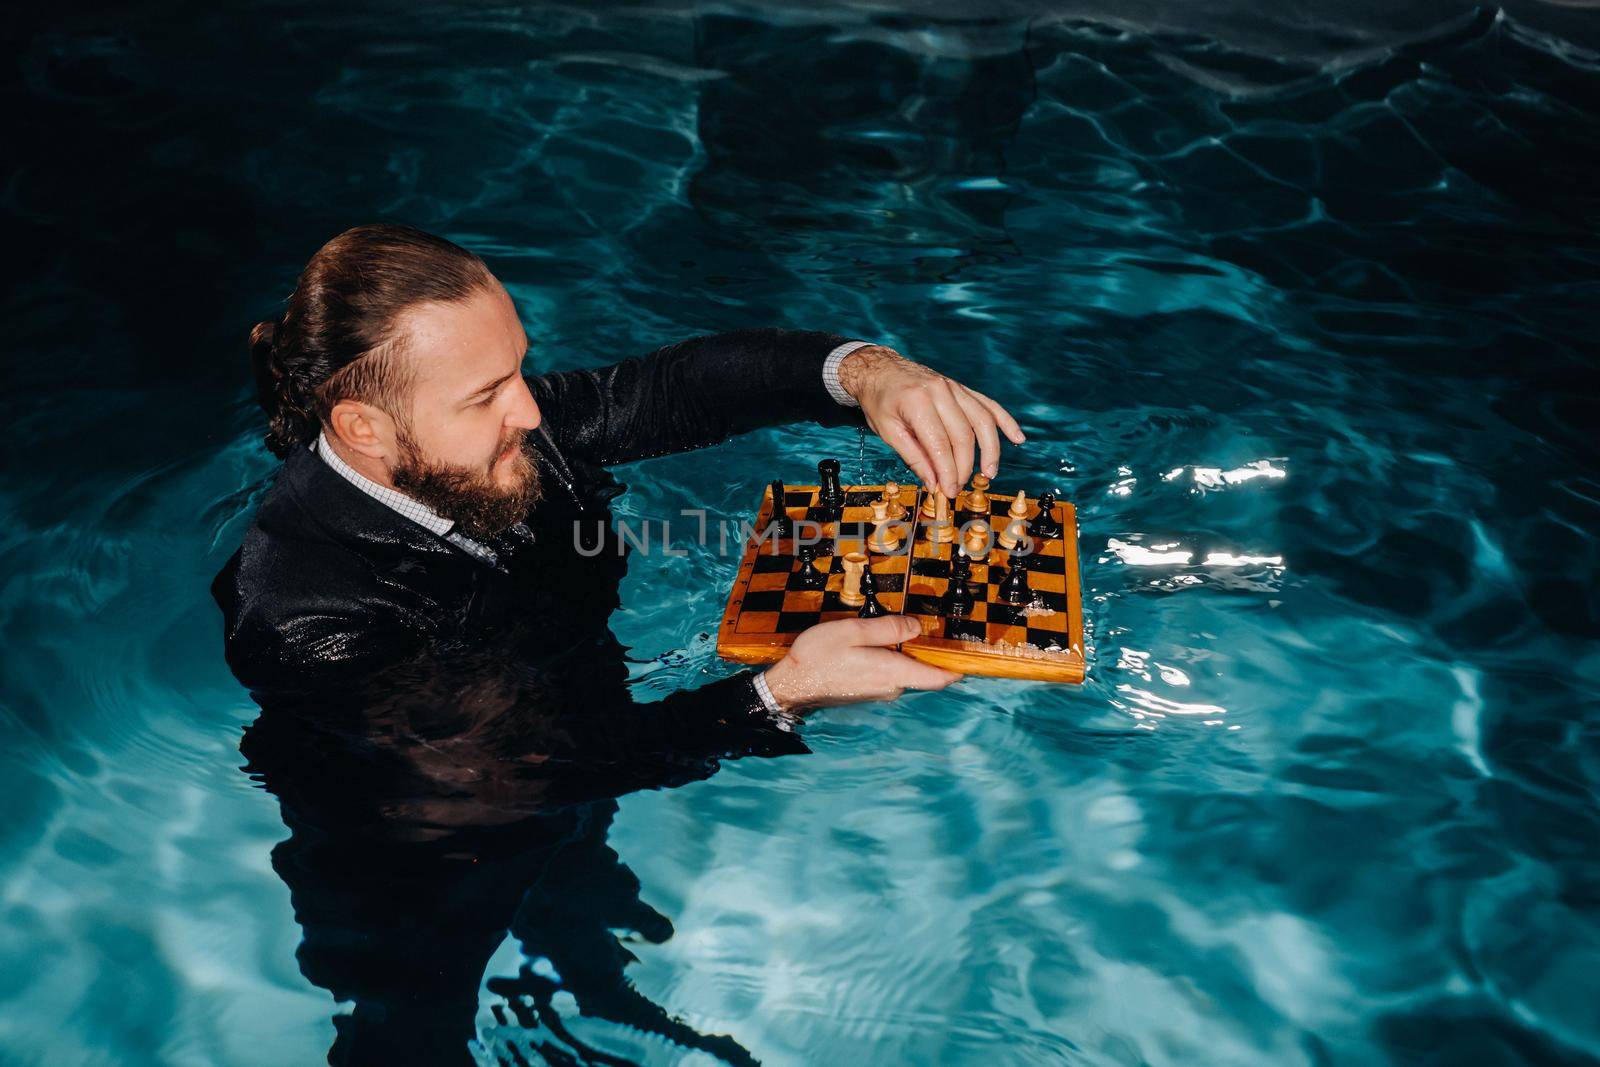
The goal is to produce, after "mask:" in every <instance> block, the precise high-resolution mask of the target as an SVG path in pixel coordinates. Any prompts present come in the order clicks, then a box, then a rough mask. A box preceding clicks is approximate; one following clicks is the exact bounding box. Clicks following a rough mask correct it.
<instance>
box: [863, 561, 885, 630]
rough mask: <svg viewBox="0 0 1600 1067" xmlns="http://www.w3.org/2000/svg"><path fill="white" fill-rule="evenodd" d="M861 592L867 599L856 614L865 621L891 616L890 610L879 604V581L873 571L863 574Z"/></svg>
mask: <svg viewBox="0 0 1600 1067" xmlns="http://www.w3.org/2000/svg"><path fill="white" fill-rule="evenodd" d="M861 592H862V595H864V596H865V597H866V598H867V599H866V600H865V601H864V602H863V603H862V605H861V610H860V611H859V612H857V613H856V614H858V615H860V616H861V617H862V618H863V619H876V618H877V617H878V616H880V615H887V614H889V610H888V609H887V608H885V607H884V606H883V605H882V604H880V603H878V579H877V577H876V576H874V575H873V573H872V571H871V570H866V571H863V572H861Z"/></svg>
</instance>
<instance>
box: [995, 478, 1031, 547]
mask: <svg viewBox="0 0 1600 1067" xmlns="http://www.w3.org/2000/svg"><path fill="white" fill-rule="evenodd" d="M1006 516H1007V519H1008V521H1007V522H1006V528H1005V529H1004V530H1002V531H1000V547H1001V548H1003V549H1005V550H1006V551H1007V552H1010V551H1011V550H1012V549H1014V548H1016V547H1017V545H1018V544H1019V543H1020V542H1021V541H1022V538H1023V531H1024V530H1026V529H1027V527H1028V497H1027V494H1025V493H1023V492H1021V491H1020V490H1019V491H1018V492H1017V495H1016V498H1015V499H1014V500H1012V501H1011V507H1009V508H1007V509H1006Z"/></svg>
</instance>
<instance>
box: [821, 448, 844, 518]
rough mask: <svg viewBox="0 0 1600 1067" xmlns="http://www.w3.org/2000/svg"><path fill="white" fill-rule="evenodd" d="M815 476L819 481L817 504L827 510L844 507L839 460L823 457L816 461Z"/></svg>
mask: <svg viewBox="0 0 1600 1067" xmlns="http://www.w3.org/2000/svg"><path fill="white" fill-rule="evenodd" d="M817 477H818V479H819V481H820V483H821V489H820V490H819V491H818V493H817V505H818V506H819V507H822V508H825V509H827V510H829V511H833V510H836V509H838V508H842V507H844V486H842V485H840V484H839V461H838V460H836V459H825V460H823V461H822V462H821V463H818V464H817Z"/></svg>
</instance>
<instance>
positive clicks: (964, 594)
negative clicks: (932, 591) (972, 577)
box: [944, 574, 973, 619]
mask: <svg viewBox="0 0 1600 1067" xmlns="http://www.w3.org/2000/svg"><path fill="white" fill-rule="evenodd" d="M972 604H973V598H972V583H971V582H969V581H968V580H967V578H966V576H965V575H962V576H957V575H954V574H952V575H951V577H950V588H949V589H946V590H945V594H944V613H945V614H946V615H949V616H951V617H952V618H957V619H959V618H962V617H964V616H965V615H966V614H967V613H968V612H970V611H971V610H972Z"/></svg>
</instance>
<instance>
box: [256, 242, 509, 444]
mask: <svg viewBox="0 0 1600 1067" xmlns="http://www.w3.org/2000/svg"><path fill="white" fill-rule="evenodd" d="M493 285H494V275H492V274H491V273H489V268H488V267H487V266H486V265H485V264H484V262H483V260H481V259H479V258H478V257H477V256H476V255H474V254H473V253H471V252H469V251H467V250H466V249H465V248H462V247H460V246H459V245H456V244H452V243H451V242H449V241H446V240H445V239H444V238H442V237H435V236H433V235H432V234H429V233H424V232H422V231H421V230H416V229H412V228H411V227H409V226H395V225H388V224H376V225H369V226H357V227H355V228H354V229H350V230H346V231H345V232H344V233H341V234H340V235H339V236H337V237H335V238H334V239H333V240H331V241H329V242H328V243H327V244H325V245H323V246H322V247H321V248H319V249H317V254H316V255H314V256H312V257H311V262H309V263H307V264H306V268H305V270H304V271H302V272H301V274H300V280H299V281H298V282H297V283H296V284H295V287H294V292H293V293H292V294H290V296H289V305H288V309H287V310H286V311H285V312H284V314H283V317H282V318H281V319H278V320H276V321H273V320H271V319H268V320H265V321H263V322H258V323H256V325H255V328H254V329H252V330H251V331H250V363H251V366H252V368H253V369H254V371H255V379H256V395H257V398H258V399H259V400H260V401H261V406H262V407H263V408H265V409H266V412H267V422H268V428H267V447H268V448H269V449H271V450H272V452H273V454H275V455H277V456H280V457H283V456H287V455H289V452H290V450H291V449H293V448H304V447H305V446H307V445H308V444H310V443H311V442H312V441H314V440H316V438H317V433H318V431H319V430H320V429H321V427H322V425H323V424H324V423H326V422H327V420H328V418H329V417H330V415H331V413H332V411H333V406H334V405H335V404H337V403H338V402H339V401H341V400H347V399H349V400H360V401H362V402H364V403H368V404H372V405H373V406H374V407H377V408H380V409H382V410H383V411H385V412H387V413H388V414H389V415H390V416H391V417H392V418H394V419H395V420H396V421H398V422H400V424H401V425H402V427H403V426H404V425H405V424H406V421H407V420H406V412H407V410H408V403H409V397H410V394H411V384H412V375H411V374H410V373H409V370H408V368H409V367H410V361H409V360H407V359H405V358H404V356H405V350H404V341H405V334H404V333H402V332H401V331H400V330H399V329H398V328H397V326H398V321H399V318H400V316H401V314H402V313H403V312H405V311H406V310H408V309H410V308H412V307H415V306H417V305H418V304H423V303H428V302H430V301H437V302H441V303H451V302H456V301H461V300H466V299H467V298H469V297H471V296H472V295H473V294H474V293H476V292H478V291H479V290H488V289H490V288H491V287H492V286H493Z"/></svg>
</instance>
